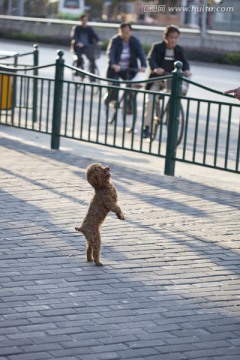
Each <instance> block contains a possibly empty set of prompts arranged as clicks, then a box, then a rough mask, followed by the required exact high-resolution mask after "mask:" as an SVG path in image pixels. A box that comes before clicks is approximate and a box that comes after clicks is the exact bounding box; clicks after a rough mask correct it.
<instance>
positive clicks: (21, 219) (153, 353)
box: [0, 132, 240, 360]
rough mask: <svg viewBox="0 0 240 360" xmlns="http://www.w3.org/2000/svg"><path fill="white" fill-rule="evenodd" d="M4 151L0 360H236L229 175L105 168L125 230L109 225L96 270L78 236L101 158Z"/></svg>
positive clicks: (234, 230)
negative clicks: (91, 174) (89, 170)
mask: <svg viewBox="0 0 240 360" xmlns="http://www.w3.org/2000/svg"><path fill="white" fill-rule="evenodd" d="M0 151H1V153H0V154H1V161H0V182H1V193H0V196H1V197H0V213H1V217H0V243H1V247H0V257H1V261H0V269H1V283H0V324H1V325H0V359H1V360H5V359H6V360H43V359H59V360H61V359H64V360H70V359H71V360H75V359H82V360H110V359H138V360H143V359H147V360H181V359H189V360H190V359H191V360H195V359H199V360H205V359H211V360H239V358H240V309H239V305H240V279H239V275H240V258H239V242H240V225H239V219H240V215H239V210H240V204H239V194H240V189H239V183H237V182H236V183H230V182H229V183H227V184H226V182H224V181H222V180H223V179H224V178H227V177H228V176H231V175H229V174H227V173H223V172H217V177H215V178H211V177H207V178H206V179H205V182H202V181H201V182H200V181H198V180H197V177H195V178H192V179H190V178H180V177H175V178H172V177H166V176H163V175H161V174H159V171H158V169H154V168H152V169H151V170H144V167H139V168H138V167H137V163H136V166H135V167H134V166H127V165H125V164H124V163H123V162H119V163H118V162H117V161H110V162H108V163H107V164H108V165H110V167H111V172H112V181H113V183H114V184H115V185H116V187H117V189H118V191H119V204H120V206H121V207H122V209H123V210H124V212H125V216H126V221H125V222H124V221H119V220H118V219H117V218H116V217H115V216H114V214H111V215H109V216H108V218H107V220H106V221H105V223H104V226H103V229H102V238H103V248H102V261H103V263H104V265H105V266H104V267H102V268H98V267H96V266H94V265H93V264H88V263H87V262H86V260H85V241H84V239H83V237H82V236H81V235H79V234H78V233H76V232H75V231H74V226H77V225H79V224H80V222H81V220H82V219H83V217H84V215H85V213H86V210H87V206H88V202H89V200H90V199H91V197H92V193H93V191H92V188H91V187H90V186H89V185H88V183H87V182H86V180H85V168H86V167H87V166H88V165H89V164H90V163H92V162H94V161H95V160H96V158H97V154H95V158H94V159H93V158H88V157H87V156H85V157H81V154H80V153H77V152H70V151H66V150H61V151H51V150H49V149H48V148H44V147H41V146H34V145H33V144H30V143H27V142H22V141H20V140H19V139H17V138H14V137H8V136H6V134H4V132H2V133H1V136H0ZM109 151H111V150H109ZM99 157H100V159H99V161H102V163H103V164H105V162H104V160H103V159H101V156H99Z"/></svg>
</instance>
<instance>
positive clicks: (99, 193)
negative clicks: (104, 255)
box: [75, 164, 125, 266]
mask: <svg viewBox="0 0 240 360" xmlns="http://www.w3.org/2000/svg"><path fill="white" fill-rule="evenodd" d="M110 176H111V174H110V169H109V167H103V166H102V165H101V164H92V165H90V166H89V167H88V168H87V181H88V182H89V184H90V185H92V187H93V188H94V189H95V195H94V197H93V199H92V201H91V203H90V205H89V208H88V212H87V215H86V216H85V218H84V220H83V223H82V225H81V226H80V227H75V230H77V231H80V232H81V233H83V235H84V236H85V238H86V241H87V261H93V260H94V261H95V264H96V265H97V266H101V265H102V263H101V262H100V251H101V234H100V226H101V224H102V223H103V221H104V219H105V218H106V216H107V214H108V213H109V212H110V211H112V212H114V213H115V214H116V215H117V217H118V218H119V219H120V220H125V218H124V214H123V212H122V210H121V209H120V207H119V206H118V204H117V190H116V189H115V187H114V186H113V185H112V184H111V182H110Z"/></svg>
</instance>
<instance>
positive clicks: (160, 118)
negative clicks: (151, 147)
mask: <svg viewBox="0 0 240 360" xmlns="http://www.w3.org/2000/svg"><path fill="white" fill-rule="evenodd" d="M169 110H170V99H169V100H168V102H167V105H166V107H165V109H162V107H161V99H157V100H156V103H155V113H156V116H155V117H154V123H153V129H152V140H154V139H155V137H156V135H157V130H158V126H159V124H160V123H162V124H164V125H166V126H167V127H168V123H169ZM161 112H162V113H161ZM183 132H184V110H183V107H182V104H181V102H180V109H179V115H178V134H177V145H179V144H180V143H181V141H182V137H183Z"/></svg>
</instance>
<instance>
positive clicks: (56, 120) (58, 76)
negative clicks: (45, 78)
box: [51, 50, 64, 150]
mask: <svg viewBox="0 0 240 360" xmlns="http://www.w3.org/2000/svg"><path fill="white" fill-rule="evenodd" d="M57 54H58V58H57V59H56V70H55V85H54V100H53V118H52V137H51V149H56V150H58V149H59V145H60V129H61V113H62V96H63V75H64V59H63V54H64V53H63V51H62V50H58V52H57Z"/></svg>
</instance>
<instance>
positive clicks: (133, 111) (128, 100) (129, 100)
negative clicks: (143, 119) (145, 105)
mask: <svg viewBox="0 0 240 360" xmlns="http://www.w3.org/2000/svg"><path fill="white" fill-rule="evenodd" d="M122 110H123V119H126V116H127V115H132V126H130V127H127V128H126V132H128V133H130V132H132V131H134V129H135V124H136V120H137V107H136V93H134V92H131V91H128V92H127V93H126V94H125V96H124V102H123V109H122Z"/></svg>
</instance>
